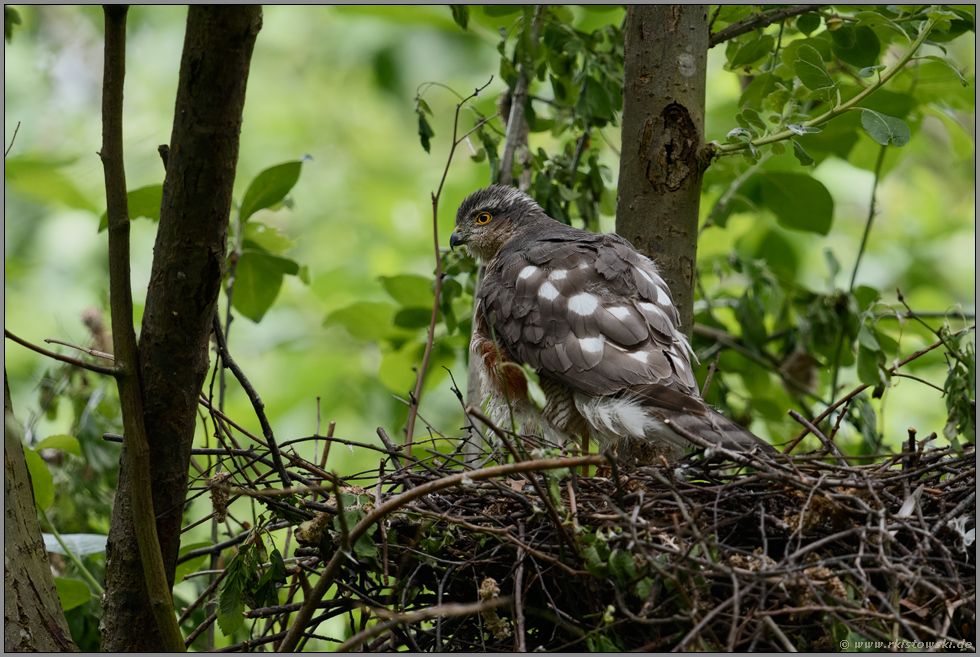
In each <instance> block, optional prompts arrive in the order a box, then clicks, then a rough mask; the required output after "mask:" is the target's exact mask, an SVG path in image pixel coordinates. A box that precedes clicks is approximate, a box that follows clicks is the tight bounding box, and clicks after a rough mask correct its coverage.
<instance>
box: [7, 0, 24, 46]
mask: <svg viewBox="0 0 980 657" xmlns="http://www.w3.org/2000/svg"><path fill="white" fill-rule="evenodd" d="M20 24H21V23H20V12H19V11H17V10H16V9H15V8H13V7H11V6H10V5H4V6H3V38H4V39H6V40H7V41H8V42H9V41H10V40H11V39H12V38H13V36H14V25H20Z"/></svg>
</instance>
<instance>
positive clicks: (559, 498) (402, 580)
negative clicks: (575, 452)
mask: <svg viewBox="0 0 980 657" xmlns="http://www.w3.org/2000/svg"><path fill="white" fill-rule="evenodd" d="M389 453H390V454H394V452H389ZM592 458H593V459H597V458H598V457H592ZM824 458H825V457H822V456H806V455H804V456H794V457H786V456H781V455H779V456H774V457H769V456H766V455H758V456H756V455H753V456H751V457H750V458H749V459H748V460H745V459H744V458H743V461H745V463H744V464H742V465H737V466H734V467H733V466H732V464H731V463H730V462H728V463H712V462H710V461H707V460H704V459H701V460H689V461H687V462H682V463H680V464H674V465H670V466H667V465H666V464H663V465H658V466H647V467H640V468H631V467H629V466H626V465H624V464H616V463H613V464H612V467H609V466H605V467H603V468H600V469H599V474H598V476H591V477H583V476H580V475H577V474H576V472H575V469H574V468H570V467H568V466H567V465H566V467H564V468H561V465H562V464H563V463H565V464H568V463H571V462H573V461H574V459H551V460H550V461H548V462H547V463H549V465H548V466H547V467H545V466H542V467H541V468H537V469H536V468H535V465H534V463H535V462H528V461H525V462H524V463H523V464H520V463H518V464H513V465H514V466H515V467H517V466H521V467H525V470H524V471H523V472H521V473H519V474H511V475H502V476H498V477H493V478H479V473H480V472H481V471H480V470H474V471H472V475H469V476H463V477H462V478H460V473H461V471H462V470H463V468H461V467H460V464H459V460H458V459H453V458H448V459H445V460H442V459H439V458H432V459H429V462H428V463H425V464H423V463H414V464H412V465H404V466H402V464H401V463H400V462H395V463H391V465H390V466H389V474H387V475H385V474H383V472H382V473H373V474H372V475H369V476H368V479H370V480H371V481H372V483H374V482H378V475H379V474H380V475H381V477H380V478H381V482H380V483H377V484H376V487H375V486H373V485H372V487H371V488H372V489H370V490H366V489H364V488H360V487H358V486H357V484H358V483H366V481H365V475H361V476H360V477H359V478H350V479H348V480H347V481H346V482H345V483H344V485H342V486H340V487H339V490H340V493H341V494H340V500H339V504H338V498H337V495H333V496H331V497H330V499H329V500H328V501H327V505H326V506H323V507H322V508H323V509H328V510H325V511H322V512H321V515H319V516H318V517H317V518H316V519H314V520H313V521H310V522H309V523H307V524H306V525H304V527H303V528H300V529H298V530H297V531H296V536H297V538H298V539H301V540H302V542H303V543H305V545H306V547H300V548H298V549H297V550H296V551H295V553H294V554H295V555H296V556H297V557H300V558H301V560H302V568H303V569H304V570H306V571H314V572H320V571H321V568H322V566H323V564H324V563H326V562H327V561H328V560H330V559H331V557H332V556H334V555H335V554H336V551H337V550H341V551H343V552H345V553H346V556H345V558H344V559H342V560H341V561H340V564H341V565H340V566H339V568H338V569H337V570H335V571H334V572H335V583H336V587H337V588H336V589H335V590H336V592H337V593H336V596H337V597H336V598H335V599H334V600H332V601H331V600H329V599H327V600H324V601H323V602H321V603H319V607H327V610H326V613H323V614H319V615H316V616H315V617H314V619H313V621H314V623H319V622H320V621H322V620H325V619H326V618H328V617H330V616H335V615H339V614H347V615H348V616H349V621H350V634H351V635H352V637H351V638H349V639H347V640H346V641H345V642H344V643H343V645H342V648H344V649H355V650H357V649H361V650H371V651H383V650H393V649H403V650H404V649H409V650H414V651H494V652H498V651H503V652H508V651H515V650H529V651H530V650H546V651H565V650H569V651H581V650H633V649H643V650H671V649H674V650H685V649H687V650H692V649H693V650H729V651H731V650H776V651H788V650H793V649H797V650H835V649H838V648H841V647H844V648H846V647H848V645H849V646H850V647H851V648H852V649H853V648H854V647H855V646H856V644H857V642H860V641H872V642H881V643H878V644H877V648H879V649H881V648H888V647H891V648H892V649H902V648H903V647H905V648H910V647H911V648H918V649H921V648H924V647H930V646H932V645H935V644H936V642H943V641H945V642H949V643H948V644H946V646H947V647H952V646H953V645H954V644H957V643H961V642H966V641H968V642H971V643H972V645H975V636H974V628H975V626H976V547H975V545H973V539H974V534H975V525H976V518H975V516H976V455H975V451H974V448H973V447H972V446H971V447H969V448H968V449H967V451H965V452H959V453H954V452H953V451H951V450H949V449H945V450H937V449H932V450H927V451H917V452H915V453H912V454H899V455H894V456H889V457H884V458H883V459H879V460H877V461H876V462H873V463H870V464H863V465H850V464H848V460H847V459H844V458H838V459H834V460H832V461H831V462H827V461H826V460H824ZM580 460H581V459H580ZM851 460H853V459H851ZM868 460H870V459H865V461H866V462H867V461H868ZM439 462H442V465H433V464H436V463H439ZM536 463H545V461H538V462H536ZM603 475H604V476H603ZM452 477H455V478H456V480H457V483H456V485H452V486H445V485H444V484H445V482H446V481H447V478H452ZM384 489H387V490H388V491H389V492H387V493H386V492H384ZM412 491H414V493H412ZM423 492H425V493H427V494H423ZM399 496H401V497H399ZM396 498H398V501H394V502H393V500H396ZM409 498H411V499H409ZM386 503H387V504H388V505H394V506H393V507H392V510H391V511H390V512H386V513H385V514H384V515H383V516H382V517H379V518H378V520H379V522H376V523H373V522H372V523H371V527H369V528H367V529H366V530H363V531H362V532H361V533H360V534H359V535H357V536H355V534H357V532H356V529H352V528H356V526H358V525H357V523H359V522H362V521H364V519H365V518H366V517H367V516H368V515H370V513H371V512H376V511H377V510H378V509H379V507H381V506H382V505H384V504H386ZM338 506H340V507H343V513H342V514H341V513H340V509H339V508H338ZM338 514H339V515H342V516H343V518H344V520H343V522H342V523H338V522H337V521H338V520H339V518H338ZM376 515H377V514H376ZM369 522H370V519H369ZM316 527H320V529H319V531H317V530H316ZM379 527H383V530H381V531H379ZM338 529H339V531H338ZM304 532H305V533H304ZM351 539H356V540H351ZM329 597H330V596H329V595H328V596H327V598H329ZM357 610H360V611H361V613H360V614H358V611H357ZM256 611H261V610H256ZM318 611H320V609H318ZM247 615H262V614H255V613H254V612H250V614H247ZM283 620H285V619H283ZM311 630H313V625H312V624H311ZM338 641H339V639H338ZM903 641H904V642H906V643H904V644H902V643H899V642H903ZM888 642H893V643H891V644H888ZM869 647H871V648H874V647H875V644H873V643H872V644H869Z"/></svg>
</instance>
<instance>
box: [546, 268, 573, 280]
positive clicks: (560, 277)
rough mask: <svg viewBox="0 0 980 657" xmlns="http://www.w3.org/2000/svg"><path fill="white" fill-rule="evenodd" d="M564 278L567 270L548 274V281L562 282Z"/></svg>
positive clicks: (558, 270) (557, 270)
mask: <svg viewBox="0 0 980 657" xmlns="http://www.w3.org/2000/svg"><path fill="white" fill-rule="evenodd" d="M566 276H568V271H567V270H565V269H556V270H554V271H553V272H551V273H550V274H548V280H549V281H560V280H563V279H564V278H565V277H566Z"/></svg>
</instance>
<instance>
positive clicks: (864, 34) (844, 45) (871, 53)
mask: <svg viewBox="0 0 980 657" xmlns="http://www.w3.org/2000/svg"><path fill="white" fill-rule="evenodd" d="M830 35H831V37H832V38H833V40H834V45H833V49H834V54H835V55H837V57H839V58H840V59H841V61H844V62H847V63H848V64H850V65H852V66H859V67H863V66H872V65H873V64H874V63H875V62H876V61H878V55H879V54H880V53H881V41H879V40H878V35H877V34H875V33H874V30H872V29H871V28H870V27H867V26H866V25H862V26H859V27H850V26H844V27H842V28H841V29H839V30H834V31H833V32H831V33H830Z"/></svg>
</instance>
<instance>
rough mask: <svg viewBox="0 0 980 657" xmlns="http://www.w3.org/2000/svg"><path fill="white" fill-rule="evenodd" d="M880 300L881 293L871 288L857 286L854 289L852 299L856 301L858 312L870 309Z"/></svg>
mask: <svg viewBox="0 0 980 657" xmlns="http://www.w3.org/2000/svg"><path fill="white" fill-rule="evenodd" d="M879 298H881V293H880V292H879V291H878V290H876V289H875V288H873V287H869V286H867V285H858V286H857V287H856V288H854V299H855V300H856V301H857V306H858V310H860V311H861V312H864V311H865V310H867V309H868V308H870V307H871V304H873V303H874V302H875V301H877V300H878V299H879Z"/></svg>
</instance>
